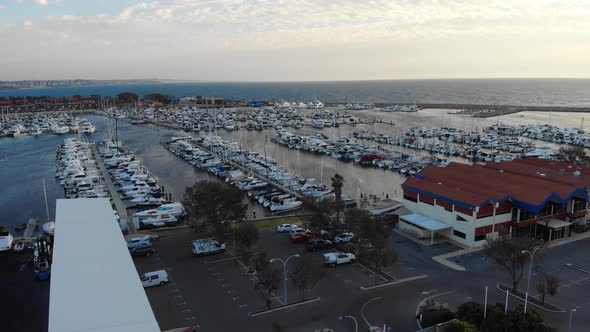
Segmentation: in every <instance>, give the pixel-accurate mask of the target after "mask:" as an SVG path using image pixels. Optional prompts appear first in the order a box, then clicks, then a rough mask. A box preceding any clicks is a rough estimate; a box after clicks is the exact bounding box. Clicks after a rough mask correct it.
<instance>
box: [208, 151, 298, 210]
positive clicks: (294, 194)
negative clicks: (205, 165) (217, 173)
mask: <svg viewBox="0 0 590 332" xmlns="http://www.w3.org/2000/svg"><path fill="white" fill-rule="evenodd" d="M197 145H198V146H199V148H201V149H203V150H204V151H208V152H209V153H211V154H212V155H214V156H215V157H217V158H219V159H220V160H223V161H224V162H225V163H228V164H230V165H231V166H234V167H237V168H239V169H241V170H242V171H243V172H244V173H251V174H252V175H254V176H255V177H257V178H259V179H260V180H263V181H265V182H267V183H268V184H270V185H271V186H273V187H275V188H277V189H280V190H282V191H283V192H285V193H288V194H290V195H292V196H295V197H297V198H299V199H302V198H304V196H303V195H301V194H300V193H298V192H296V191H294V190H292V189H290V188H287V187H285V186H283V185H282V184H279V183H277V182H275V181H272V180H270V179H268V178H266V177H265V176H264V175H263V174H259V173H258V172H256V171H254V170H252V169H249V168H246V167H244V166H242V165H240V164H238V163H236V162H234V161H232V160H229V159H226V158H224V157H223V156H221V155H219V154H218V153H217V152H214V151H211V150H209V149H208V148H206V147H205V146H202V145H201V144H198V143H197Z"/></svg>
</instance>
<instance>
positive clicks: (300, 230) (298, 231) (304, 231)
mask: <svg viewBox="0 0 590 332" xmlns="http://www.w3.org/2000/svg"><path fill="white" fill-rule="evenodd" d="M309 233H311V232H310V231H309V229H303V228H295V229H292V230H290V231H289V235H290V236H293V235H297V234H309Z"/></svg>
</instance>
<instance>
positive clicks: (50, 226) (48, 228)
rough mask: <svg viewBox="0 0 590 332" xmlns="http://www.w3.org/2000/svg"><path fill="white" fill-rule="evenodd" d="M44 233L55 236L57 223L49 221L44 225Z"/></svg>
mask: <svg viewBox="0 0 590 332" xmlns="http://www.w3.org/2000/svg"><path fill="white" fill-rule="evenodd" d="M43 231H44V232H45V233H47V234H48V235H52V236H53V235H54V233H55V221H48V222H46V223H44V224H43Z"/></svg>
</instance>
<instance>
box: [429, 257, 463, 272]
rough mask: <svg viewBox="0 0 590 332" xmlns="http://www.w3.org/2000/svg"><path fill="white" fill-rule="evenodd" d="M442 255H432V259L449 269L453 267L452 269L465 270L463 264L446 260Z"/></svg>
mask: <svg viewBox="0 0 590 332" xmlns="http://www.w3.org/2000/svg"><path fill="white" fill-rule="evenodd" d="M442 256H444V255H441V256H434V257H432V260H433V261H435V262H437V263H439V264H441V265H444V266H446V267H448V268H449V269H453V270H456V271H460V272H463V271H465V268H464V267H463V266H461V265H459V264H456V263H453V262H451V261H449V260H447V258H445V257H442Z"/></svg>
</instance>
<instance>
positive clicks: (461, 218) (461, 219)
mask: <svg viewBox="0 0 590 332" xmlns="http://www.w3.org/2000/svg"><path fill="white" fill-rule="evenodd" d="M457 221H467V219H465V218H463V217H461V216H460V215H457Z"/></svg>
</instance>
